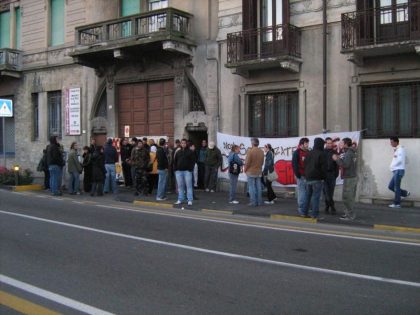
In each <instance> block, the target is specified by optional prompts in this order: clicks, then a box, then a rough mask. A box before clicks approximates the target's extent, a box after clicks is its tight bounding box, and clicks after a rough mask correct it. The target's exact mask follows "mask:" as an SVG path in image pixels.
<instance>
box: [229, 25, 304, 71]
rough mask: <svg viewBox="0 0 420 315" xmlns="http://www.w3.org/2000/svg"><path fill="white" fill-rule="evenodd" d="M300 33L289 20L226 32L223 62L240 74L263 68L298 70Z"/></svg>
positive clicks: (299, 62) (300, 61)
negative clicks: (225, 61)
mask: <svg viewBox="0 0 420 315" xmlns="http://www.w3.org/2000/svg"><path fill="white" fill-rule="evenodd" d="M300 37H301V32H300V29H299V28H298V27H296V26H293V25H290V24H285V25H276V26H270V27H262V28H258V29H251V30H246V31H242V32H236V33H230V34H228V35H227V63H226V65H225V66H226V67H227V68H232V69H233V73H236V74H239V75H242V76H248V73H249V71H252V70H261V69H266V68H283V69H286V70H289V71H292V72H299V66H300V64H301V63H302V60H301V59H300V57H301V52H300Z"/></svg>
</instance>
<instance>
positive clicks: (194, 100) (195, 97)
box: [188, 80, 206, 112]
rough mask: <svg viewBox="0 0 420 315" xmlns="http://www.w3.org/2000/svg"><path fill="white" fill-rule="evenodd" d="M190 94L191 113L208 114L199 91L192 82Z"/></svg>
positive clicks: (189, 82)
mask: <svg viewBox="0 0 420 315" xmlns="http://www.w3.org/2000/svg"><path fill="white" fill-rule="evenodd" d="M188 92H189V97H190V112H206V109H205V107H204V102H203V100H202V99H201V96H200V94H199V93H198V89H197V87H196V86H195V85H194V84H193V83H192V82H191V81H190V80H188Z"/></svg>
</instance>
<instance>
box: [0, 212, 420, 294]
mask: <svg viewBox="0 0 420 315" xmlns="http://www.w3.org/2000/svg"><path fill="white" fill-rule="evenodd" d="M0 213H3V214H6V215H11V216H16V217H22V218H26V219H30V220H35V221H41V222H47V223H52V224H57V225H61V226H66V227H71V228H76V229H80V230H85V231H90V232H96V233H101V234H105V235H111V236H117V237H121V238H126V239H131V240H137V241H142V242H145V243H151V244H157V245H163V246H169V247H175V248H181V249H185V250H190V251H195V252H200V253H206V254H212V255H217V256H223V257H230V258H235V259H241V260H247V261H253V262H258V263H264V264H269V265H276V266H282V267H289V268H294V269H302V270H307V271H312V272H319V273H325V274H332V275H339V276H345V277H350V278H358V279H364V280H372V281H379V282H385V283H392V284H400V285H406V286H411V287H417V288H420V283H418V282H411V281H404V280H398V279H392V278H384V277H377V276H370V275H364V274H358V273H352V272H345V271H339V270H333V269H326V268H318V267H312V266H305V265H298V264H292V263H287V262H282V261H276V260H269V259H262V258H257V257H252V256H245V255H238V254H232V253H227V252H222V251H217V250H210V249H205V248H200V247H194V246H189V245H182V244H177V243H170V242H164V241H159V240H154V239H149V238H144V237H138V236H134V235H127V234H122V233H116V232H110V231H105V230H100V229H95V228H90V227H86V226H81V225H76V224H70V223H65V222H60V221H54V220H48V219H42V218H38V217H33V216H29V215H25V214H19V213H12V212H7V211H1V210H0Z"/></svg>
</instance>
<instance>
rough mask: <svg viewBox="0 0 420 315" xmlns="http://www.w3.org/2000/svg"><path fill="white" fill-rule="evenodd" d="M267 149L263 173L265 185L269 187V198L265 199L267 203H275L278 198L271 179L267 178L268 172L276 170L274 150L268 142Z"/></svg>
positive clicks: (265, 148) (265, 149)
mask: <svg viewBox="0 0 420 315" xmlns="http://www.w3.org/2000/svg"><path fill="white" fill-rule="evenodd" d="M264 151H265V162H264V169H263V175H264V178H265V186H266V187H267V198H268V200H266V201H264V203H265V204H267V205H272V204H274V200H276V199H277V196H276V193H275V192H274V190H273V187H272V186H271V184H272V183H271V181H269V180H268V179H267V176H268V173H272V172H274V150H273V147H272V146H271V144H269V143H267V144H266V145H265V146H264Z"/></svg>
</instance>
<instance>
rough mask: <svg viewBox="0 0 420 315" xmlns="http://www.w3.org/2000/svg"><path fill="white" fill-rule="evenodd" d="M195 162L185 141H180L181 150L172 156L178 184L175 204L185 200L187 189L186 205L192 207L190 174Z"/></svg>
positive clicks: (193, 155) (193, 154)
mask: <svg viewBox="0 0 420 315" xmlns="http://www.w3.org/2000/svg"><path fill="white" fill-rule="evenodd" d="M195 162H196V157H195V153H194V152H193V151H191V150H190V149H189V148H188V147H187V139H182V140H181V148H180V149H178V150H177V151H176V152H175V154H174V170H175V177H176V182H177V184H178V201H177V202H175V204H176V205H179V204H181V203H182V202H183V200H184V198H185V187H186V188H187V199H188V205H189V206H192V203H193V187H192V186H193V185H192V172H193V170H194V164H195Z"/></svg>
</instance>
